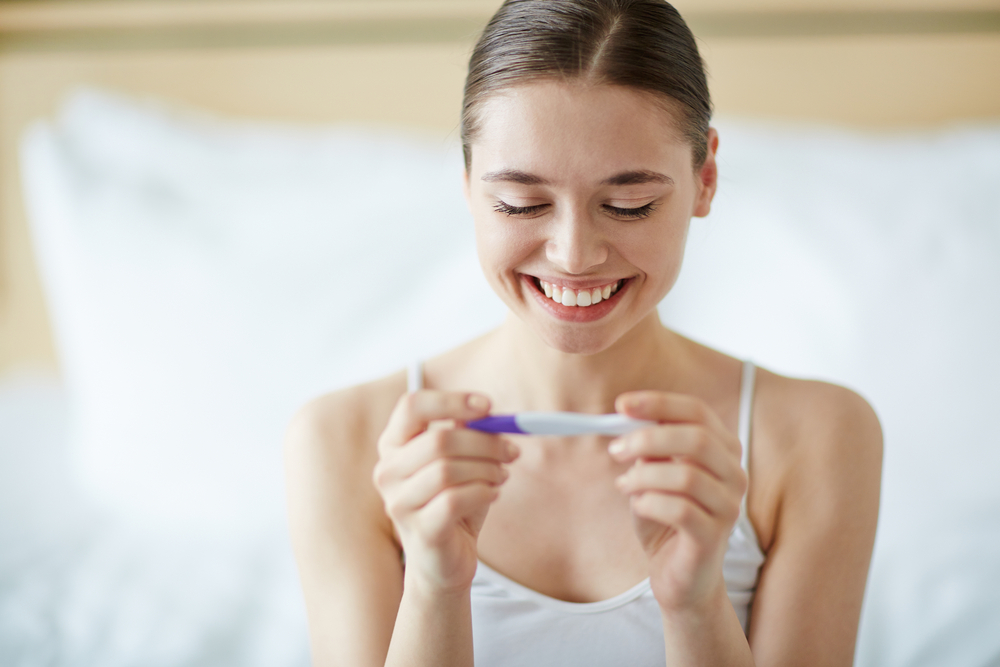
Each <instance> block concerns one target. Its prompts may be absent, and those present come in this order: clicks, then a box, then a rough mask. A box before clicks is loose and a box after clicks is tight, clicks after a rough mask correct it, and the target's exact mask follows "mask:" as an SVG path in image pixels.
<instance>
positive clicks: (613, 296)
mask: <svg viewBox="0 0 1000 667" xmlns="http://www.w3.org/2000/svg"><path fill="white" fill-rule="evenodd" d="M522 278H523V280H524V281H525V283H526V284H527V286H528V287H530V289H531V292H532V294H533V295H534V297H535V299H536V300H537V301H538V303H539V305H541V306H542V308H544V309H545V310H546V312H548V313H549V314H550V315H552V316H554V317H555V318H557V319H559V320H562V321H564V322H594V321H596V320H599V319H601V318H602V317H604V316H605V315H607V314H608V313H610V312H611V311H612V310H613V309H614V307H615V305H616V304H617V303H618V301H619V299H620V298H621V295H622V293H623V292H624V291H625V290H626V289H627V287H628V285H629V284H630V283H631V282H632V280H631V278H624V279H620V280H615V281H612V282H610V283H605V284H603V285H597V286H593V287H590V286H587V287H585V288H582V289H575V288H571V287H569V286H566V285H559V284H558V283H555V282H548V281H543V280H541V279H540V278H535V277H534V276H529V275H525V274H522ZM557 297H558V300H557Z"/></svg>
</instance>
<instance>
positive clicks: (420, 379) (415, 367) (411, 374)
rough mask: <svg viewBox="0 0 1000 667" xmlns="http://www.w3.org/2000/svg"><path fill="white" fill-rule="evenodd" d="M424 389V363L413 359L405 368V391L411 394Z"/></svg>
mask: <svg viewBox="0 0 1000 667" xmlns="http://www.w3.org/2000/svg"><path fill="white" fill-rule="evenodd" d="M423 388H424V362H423V361H421V360H420V359H415V360H413V361H412V362H410V365H409V366H407V367H406V391H407V393H410V394H412V393H413V392H415V391H420V390H421V389H423Z"/></svg>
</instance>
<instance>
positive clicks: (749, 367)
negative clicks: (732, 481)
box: [737, 360, 757, 514]
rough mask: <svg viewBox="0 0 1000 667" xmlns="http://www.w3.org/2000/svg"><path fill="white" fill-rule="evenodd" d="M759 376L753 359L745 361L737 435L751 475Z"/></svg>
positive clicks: (743, 508) (744, 466) (745, 502)
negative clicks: (754, 397) (754, 394)
mask: <svg viewBox="0 0 1000 667" xmlns="http://www.w3.org/2000/svg"><path fill="white" fill-rule="evenodd" d="M756 376H757V367H756V366H755V365H754V363H753V362H752V361H749V360H748V361H744V362H743V375H742V378H741V380H740V413H739V414H740V416H739V425H738V426H737V435H738V436H739V438H740V444H741V445H742V446H743V453H742V455H741V460H740V464H741V465H742V466H743V470H744V471H745V472H746V473H747V476H748V477H749V475H750V424H751V421H752V415H753V392H754V386H755V382H754V380H755V379H756ZM741 509H742V512H743V513H744V514H745V513H746V509H747V494H745V493H744V494H743V504H742V506H741Z"/></svg>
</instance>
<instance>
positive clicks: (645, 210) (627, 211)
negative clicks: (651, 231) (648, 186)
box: [604, 202, 655, 218]
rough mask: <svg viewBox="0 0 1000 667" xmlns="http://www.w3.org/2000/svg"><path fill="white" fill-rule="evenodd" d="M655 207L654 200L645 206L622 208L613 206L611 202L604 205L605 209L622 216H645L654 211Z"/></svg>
mask: <svg viewBox="0 0 1000 667" xmlns="http://www.w3.org/2000/svg"><path fill="white" fill-rule="evenodd" d="M654 208H655V206H653V202H649V203H648V204H646V205H645V206H639V207H637V208H621V207H618V206H611V205H610V204H605V205H604V210H606V211H608V212H609V213H613V214H614V215H617V216H619V217H622V218H645V217H647V216H648V215H649V214H650V213H652V212H653V210H654Z"/></svg>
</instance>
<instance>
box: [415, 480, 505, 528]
mask: <svg viewBox="0 0 1000 667" xmlns="http://www.w3.org/2000/svg"><path fill="white" fill-rule="evenodd" d="M499 496H500V489H499V487H496V486H491V485H489V484H484V483H482V482H472V483H469V484H462V485H461V486H453V487H450V488H448V489H445V490H444V491H442V492H441V493H439V494H437V495H436V496H435V497H434V499H433V500H431V502H429V503H428V504H427V506H426V507H425V508H424V512H423V513H422V514H421V523H422V524H423V527H424V530H426V531H427V535H428V536H434V535H441V534H447V533H449V532H450V530H452V526H453V525H454V524H455V522H456V521H457V520H459V519H461V518H463V517H466V516H469V515H471V514H474V513H476V512H478V511H481V510H482V509H483V508H485V507H488V506H489V504H490V503H492V502H493V501H494V500H496V499H497V498H498V497H499ZM431 539H433V537H432V538H431Z"/></svg>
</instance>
